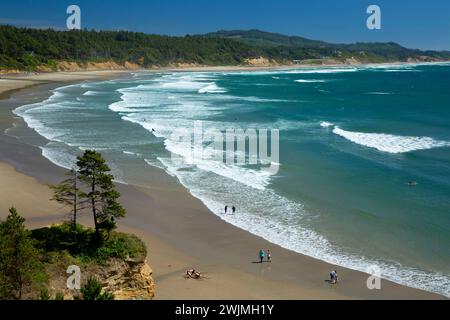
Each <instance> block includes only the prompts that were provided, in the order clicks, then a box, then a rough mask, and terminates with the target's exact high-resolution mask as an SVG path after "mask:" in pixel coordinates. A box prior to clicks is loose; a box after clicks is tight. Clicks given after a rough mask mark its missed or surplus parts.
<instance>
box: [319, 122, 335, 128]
mask: <svg viewBox="0 0 450 320" xmlns="http://www.w3.org/2000/svg"><path fill="white" fill-rule="evenodd" d="M320 126H321V127H323V128H328V127H331V126H334V123H331V122H327V121H322V122H321V123H320Z"/></svg>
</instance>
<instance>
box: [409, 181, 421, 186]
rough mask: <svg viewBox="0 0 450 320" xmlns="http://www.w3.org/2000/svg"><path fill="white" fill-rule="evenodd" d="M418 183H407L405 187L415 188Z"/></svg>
mask: <svg viewBox="0 0 450 320" xmlns="http://www.w3.org/2000/svg"><path fill="white" fill-rule="evenodd" d="M418 184H419V183H417V182H416V181H409V182H408V183H407V185H408V186H410V187H415V186H417V185H418Z"/></svg>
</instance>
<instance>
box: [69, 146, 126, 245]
mask: <svg viewBox="0 0 450 320" xmlns="http://www.w3.org/2000/svg"><path fill="white" fill-rule="evenodd" d="M77 160H78V161H77V166H78V168H79V170H78V174H79V179H80V180H81V181H83V182H85V183H86V184H87V185H88V187H89V192H87V193H85V192H83V193H81V194H80V196H81V197H82V198H84V199H87V200H88V201H89V207H90V209H91V210H92V216H93V218H94V226H95V233H96V235H97V236H100V235H101V233H100V231H101V230H105V231H108V232H109V231H111V230H112V229H114V228H115V227H116V222H115V219H117V218H121V217H124V216H125V214H126V212H125V209H124V208H123V207H122V206H121V205H120V203H119V202H118V201H117V200H118V198H119V197H120V194H119V192H117V191H116V190H115V186H114V182H113V176H112V175H111V174H109V172H110V171H111V169H110V168H109V167H108V165H107V164H106V160H105V159H103V157H102V156H101V154H100V153H98V152H97V151H95V150H86V151H85V152H84V154H83V156H80V157H78V158H77Z"/></svg>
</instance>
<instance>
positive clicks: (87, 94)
mask: <svg viewBox="0 0 450 320" xmlns="http://www.w3.org/2000/svg"><path fill="white" fill-rule="evenodd" d="M99 94H102V93H101V92H98V91H86V92H85V93H83V96H97V95H99Z"/></svg>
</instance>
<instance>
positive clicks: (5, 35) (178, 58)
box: [0, 25, 450, 70]
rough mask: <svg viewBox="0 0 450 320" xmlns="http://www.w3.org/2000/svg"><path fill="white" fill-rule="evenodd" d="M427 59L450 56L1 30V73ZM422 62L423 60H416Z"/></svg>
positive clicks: (227, 36)
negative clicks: (95, 65) (61, 66)
mask: <svg viewBox="0 0 450 320" xmlns="http://www.w3.org/2000/svg"><path fill="white" fill-rule="evenodd" d="M421 56H427V57H428V58H430V59H450V52H435V51H427V52H423V51H419V50H410V49H406V48H403V47H401V46H400V45H398V44H395V43H357V44H351V45H340V44H329V43H326V42H322V41H315V40H309V39H305V38H301V37H289V36H284V35H279V34H273V33H268V32H262V31H258V30H250V31H220V32H217V33H211V34H207V35H193V36H190V35H187V36H184V37H170V36H161V35H148V34H144V33H138V32H128V31H94V30H92V31H88V30H72V31H55V30H52V29H47V30H42V29H27V28H16V27H12V26H5V25H3V26H0V69H18V70H36V69H37V68H38V67H40V66H46V67H47V68H50V69H57V63H58V62H60V61H70V62H78V63H86V62H105V61H114V62H116V63H119V64H123V63H125V62H126V61H128V62H132V63H136V64H138V65H139V66H141V67H146V68H148V67H153V66H168V65H173V64H176V63H195V64H200V65H240V64H246V61H247V59H250V58H258V57H264V58H268V59H272V60H274V61H276V62H277V63H280V64H283V63H288V62H291V61H292V60H307V59H330V58H333V59H341V60H344V59H346V58H350V57H353V58H355V59H358V60H360V61H362V62H382V61H395V60H399V61H403V60H407V59H408V58H419V57H421ZM421 59H423V58H421Z"/></svg>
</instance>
